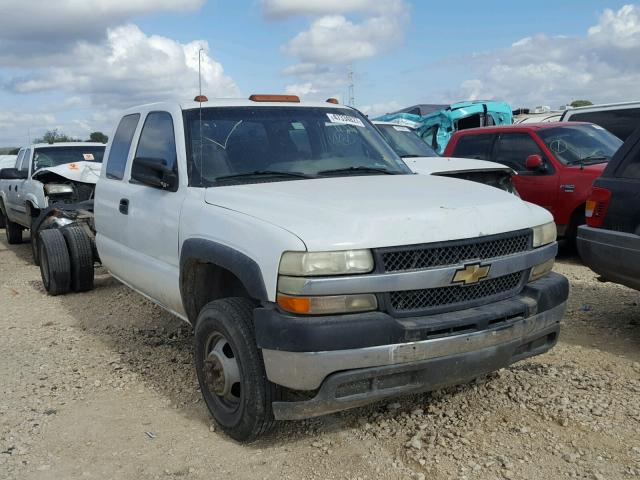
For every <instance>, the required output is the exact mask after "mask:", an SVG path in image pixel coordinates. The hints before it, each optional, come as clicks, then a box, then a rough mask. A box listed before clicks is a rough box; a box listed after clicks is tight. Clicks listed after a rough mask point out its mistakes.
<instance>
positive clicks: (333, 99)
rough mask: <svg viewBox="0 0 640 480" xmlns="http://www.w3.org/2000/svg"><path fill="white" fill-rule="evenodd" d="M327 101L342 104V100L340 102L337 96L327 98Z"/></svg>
mask: <svg viewBox="0 0 640 480" xmlns="http://www.w3.org/2000/svg"><path fill="white" fill-rule="evenodd" d="M327 103H333V104H335V105H338V104H340V102H338V99H337V98H333V97H331V98H327Z"/></svg>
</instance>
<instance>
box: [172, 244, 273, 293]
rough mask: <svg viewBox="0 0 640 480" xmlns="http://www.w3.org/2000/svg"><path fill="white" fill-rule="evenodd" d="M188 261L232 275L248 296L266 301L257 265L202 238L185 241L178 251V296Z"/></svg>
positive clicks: (241, 254)
mask: <svg viewBox="0 0 640 480" xmlns="http://www.w3.org/2000/svg"><path fill="white" fill-rule="evenodd" d="M190 260H197V261H201V262H207V263H212V264H214V265H218V266H219V267H222V268H224V269H226V270H229V271H230V272H231V273H233V274H234V275H235V276H236V277H238V279H239V280H240V281H241V282H242V284H243V285H244V287H245V288H246V289H247V292H248V293H249V295H251V296H252V297H253V298H255V299H256V300H261V301H267V300H268V296H267V289H266V287H265V284H264V280H263V278H262V271H261V270H260V267H259V266H258V264H257V263H256V262H255V261H254V260H253V259H251V258H249V257H248V256H246V255H245V254H244V253H241V252H239V251H237V250H234V249H233V248H231V247H228V246H226V245H223V244H221V243H217V242H213V241H211V240H205V239H202V238H190V239H188V240H185V242H184V243H183V244H182V250H181V251H180V294H181V295H182V298H184V293H185V292H183V280H184V279H183V272H184V267H185V265H186V264H187V262H189V261H190Z"/></svg>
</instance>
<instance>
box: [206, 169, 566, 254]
mask: <svg viewBox="0 0 640 480" xmlns="http://www.w3.org/2000/svg"><path fill="white" fill-rule="evenodd" d="M204 198H205V202H206V203H208V204H211V205H215V206H218V207H222V208H226V209H230V210H234V211H237V212H241V213H243V214H246V215H251V216H253V217H256V218H259V219H261V220H264V221H267V222H269V223H272V224H274V225H277V226H279V227H281V228H284V229H286V230H288V231H290V232H291V233H293V234H295V235H296V236H298V237H299V238H300V239H301V240H302V241H303V242H304V243H305V244H306V246H307V248H308V249H309V250H316V251H319V250H320V251H321V250H343V249H350V248H376V247H388V246H395V245H411V244H418V243H429V242H437V241H445V240H454V239H462V238H473V237H478V236H484V235H491V234H496V233H502V232H508V231H512V230H519V229H522V228H528V227H532V226H535V225H540V224H543V223H546V222H550V221H552V220H553V218H552V217H551V214H549V213H548V212H547V211H546V210H544V209H542V208H540V207H537V206H535V205H532V204H529V203H527V202H524V201H522V200H521V199H519V198H518V197H516V196H515V195H512V194H510V193H506V192H504V191H502V190H499V189H497V188H493V187H490V186H487V185H482V184H479V183H475V182H469V181H465V180H459V179H456V178H447V177H435V176H430V175H394V176H390V175H389V176H387V175H375V176H352V177H340V178H322V179H313V180H294V181H284V182H272V183H262V184H249V185H237V186H226V187H214V188H208V189H207V190H206V192H205V195H204ZM256 235H257V236H259V232H256Z"/></svg>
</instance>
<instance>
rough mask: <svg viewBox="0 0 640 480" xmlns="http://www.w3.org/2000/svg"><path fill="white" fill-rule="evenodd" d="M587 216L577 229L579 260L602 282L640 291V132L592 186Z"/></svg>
mask: <svg viewBox="0 0 640 480" xmlns="http://www.w3.org/2000/svg"><path fill="white" fill-rule="evenodd" d="M586 217H587V224H586V225H582V226H580V228H578V242H577V243H578V250H579V252H580V257H581V258H582V261H583V262H584V263H585V265H587V266H588V267H590V268H591V269H592V270H594V271H595V272H596V273H598V274H600V275H601V276H602V277H603V279H604V280H607V281H611V282H616V283H620V284H622V285H626V286H627V287H630V288H635V289H636V290H640V129H636V132H635V133H634V134H633V135H631V136H629V137H628V139H627V140H626V141H625V143H624V145H623V146H622V147H621V148H620V149H619V150H618V152H617V153H616V154H615V156H614V157H613V159H612V160H611V161H610V162H609V165H607V168H606V169H605V171H604V172H603V174H602V176H601V177H600V178H597V179H596V181H595V182H594V183H593V187H592V189H591V192H590V193H589V198H588V200H587V208H586Z"/></svg>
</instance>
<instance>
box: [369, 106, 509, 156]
mask: <svg viewBox="0 0 640 480" xmlns="http://www.w3.org/2000/svg"><path fill="white" fill-rule="evenodd" d="M374 120H378V121H382V122H394V123H396V124H404V125H407V126H408V127H411V128H413V129H414V130H415V131H416V133H417V134H418V135H420V137H422V139H423V140H424V141H425V142H426V143H427V144H428V145H429V146H431V148H433V149H434V150H435V151H436V152H438V153H439V154H440V155H442V153H443V152H444V149H445V147H446V146H447V143H449V139H450V138H451V135H453V134H454V132H457V131H458V130H465V129H467V128H475V127H488V126H491V125H511V124H512V123H513V113H512V110H511V106H510V105H509V104H508V103H506V102H494V101H484V100H473V101H467V102H458V103H452V104H451V105H433V104H421V105H414V106H412V107H408V108H405V109H403V110H399V111H397V112H393V113H387V114H385V115H382V116H380V117H377V118H375V119H374Z"/></svg>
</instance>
